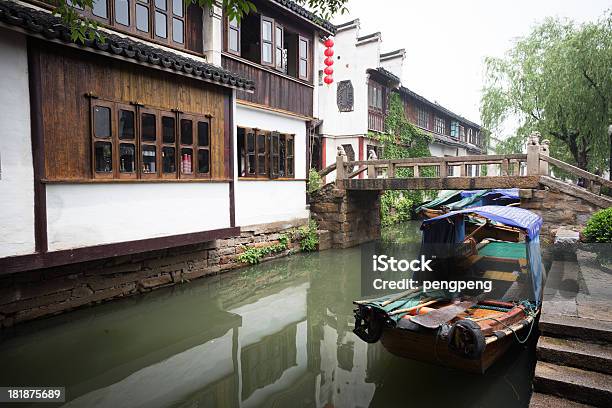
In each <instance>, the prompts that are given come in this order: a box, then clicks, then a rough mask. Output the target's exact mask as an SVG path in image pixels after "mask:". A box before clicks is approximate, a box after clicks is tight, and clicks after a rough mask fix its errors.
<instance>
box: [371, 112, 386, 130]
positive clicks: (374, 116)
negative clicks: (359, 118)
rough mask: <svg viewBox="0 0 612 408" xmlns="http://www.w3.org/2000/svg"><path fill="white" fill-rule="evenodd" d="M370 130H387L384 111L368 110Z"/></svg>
mask: <svg viewBox="0 0 612 408" xmlns="http://www.w3.org/2000/svg"><path fill="white" fill-rule="evenodd" d="M368 130H373V131H374V132H384V131H385V115H384V113H383V112H380V111H375V110H370V111H369V112H368Z"/></svg>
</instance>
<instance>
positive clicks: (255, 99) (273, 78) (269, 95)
mask: <svg viewBox="0 0 612 408" xmlns="http://www.w3.org/2000/svg"><path fill="white" fill-rule="evenodd" d="M222 64H223V67H224V68H225V69H227V70H229V71H232V72H236V73H238V74H240V75H242V76H245V77H247V78H250V79H253V80H254V81H255V92H254V93H247V92H244V91H237V92H236V98H237V99H238V100H243V101H247V102H252V103H257V104H259V105H265V106H269V107H271V108H274V109H282V110H285V111H288V112H292V113H296V114H298V115H303V116H309V117H312V114H313V113H312V109H313V106H312V105H313V88H312V87H311V86H308V85H306V84H302V83H299V82H297V81H293V80H291V79H288V78H284V77H282V76H281V75H278V74H274V73H271V72H269V71H267V70H265V69H262V68H259V67H256V66H253V65H250V64H247V63H244V62H242V61H238V60H236V59H233V58H231V57H228V56H223V57H222Z"/></svg>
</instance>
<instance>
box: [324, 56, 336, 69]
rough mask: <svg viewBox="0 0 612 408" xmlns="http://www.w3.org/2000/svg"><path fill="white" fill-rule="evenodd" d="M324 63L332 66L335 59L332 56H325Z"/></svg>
mask: <svg viewBox="0 0 612 408" xmlns="http://www.w3.org/2000/svg"><path fill="white" fill-rule="evenodd" d="M323 63H324V64H325V65H327V66H328V67H331V66H332V65H334V59H333V58H332V57H327V58H325V61H323Z"/></svg>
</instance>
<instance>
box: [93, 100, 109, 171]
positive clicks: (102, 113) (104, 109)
mask: <svg viewBox="0 0 612 408" xmlns="http://www.w3.org/2000/svg"><path fill="white" fill-rule="evenodd" d="M113 127H114V121H113V104H112V103H110V102H107V101H101V100H97V101H96V102H95V104H92V107H91V129H92V147H93V151H92V159H93V170H94V175H95V176H96V177H97V178H113V171H114V166H113V134H114V131H113Z"/></svg>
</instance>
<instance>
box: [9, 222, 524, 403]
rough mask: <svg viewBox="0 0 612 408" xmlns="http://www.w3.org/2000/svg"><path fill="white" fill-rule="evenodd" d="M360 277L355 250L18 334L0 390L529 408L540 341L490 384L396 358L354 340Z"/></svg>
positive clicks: (505, 362)
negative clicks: (54, 388) (38, 388)
mask: <svg viewBox="0 0 612 408" xmlns="http://www.w3.org/2000/svg"><path fill="white" fill-rule="evenodd" d="M384 239H392V240H404V241H415V240H416V241H418V239H419V233H418V226H417V224H416V223H408V224H406V225H402V226H399V227H395V228H393V229H390V230H388V231H385V234H384ZM359 274H360V250H359V248H352V249H346V250H329V251H325V252H321V253H313V254H300V255H295V256H292V257H288V258H284V259H279V260H275V261H271V262H267V263H264V264H261V265H257V266H253V267H249V268H245V269H242V270H239V271H236V272H232V273H228V274H224V275H220V276H215V277H212V278H206V279H200V280H197V281H194V282H191V283H189V284H185V285H179V286H176V287H172V288H166V289H161V290H158V291H155V292H151V293H149V294H146V295H144V296H138V297H134V298H126V299H123V300H119V301H114V302H111V303H106V304H102V305H99V306H96V307H92V308H86V309H81V310H78V311H75V312H72V313H68V314H65V315H62V316H56V317H53V318H49V319H45V320H41V321H37V322H33V323H29V324H24V325H21V326H17V327H15V328H14V329H13V330H12V331H9V332H5V333H4V334H3V336H4V337H3V338H2V341H1V342H0V362H1V363H0V364H1V369H0V386H5V385H6V386H9V385H10V386H64V387H66V392H67V403H66V405H65V406H67V407H112V408H122V407H261V406H265V407H285V406H291V407H295V408H298V407H325V408H331V407H367V406H371V407H395V406H397V407H400V406H402V407H405V406H415V407H419V406H427V407H443V406H449V407H450V406H452V407H454V408H456V407H490V406H495V407H526V406H527V405H528V401H529V395H530V393H531V378H532V374H533V365H534V351H533V350H534V344H533V340H534V339H535V336H533V338H532V341H531V342H530V344H529V345H528V346H527V347H522V346H521V347H519V346H517V347H515V348H514V349H512V350H511V351H510V352H509V353H508V354H507V355H506V356H505V357H504V358H503V359H502V360H501V361H499V362H498V363H497V364H496V365H495V366H493V367H492V368H491V369H490V370H489V371H488V372H487V374H486V375H484V376H478V375H471V374H466V373H462V372H457V371H453V370H450V369H445V368H440V367H434V366H430V365H427V364H423V363H418V362H415V361H410V360H405V359H401V358H397V357H394V356H393V355H390V354H389V353H388V352H387V351H386V350H385V349H384V348H383V347H382V346H381V345H380V344H379V343H377V344H366V343H364V342H362V341H361V340H359V339H358V338H357V337H356V336H355V335H354V334H353V333H352V325H353V314H352V310H353V308H352V304H351V302H352V300H354V299H357V298H359V296H360V276H359ZM18 406H21V407H23V406H27V405H26V404H19V405H18ZM46 406H49V404H47V405H46Z"/></svg>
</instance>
